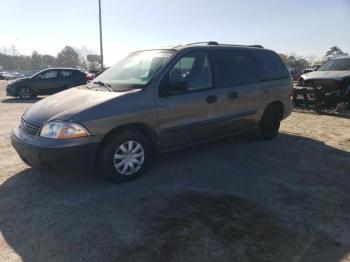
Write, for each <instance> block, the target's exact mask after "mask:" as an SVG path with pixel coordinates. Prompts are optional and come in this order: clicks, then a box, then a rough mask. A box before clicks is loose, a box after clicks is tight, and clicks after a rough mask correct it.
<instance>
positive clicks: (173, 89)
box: [167, 81, 188, 95]
mask: <svg viewBox="0 0 350 262" xmlns="http://www.w3.org/2000/svg"><path fill="white" fill-rule="evenodd" d="M167 89H168V94H169V95H178V94H182V93H185V92H187V90H188V86H187V82H186V81H181V82H176V83H171V84H170V85H169V87H168V88H167Z"/></svg>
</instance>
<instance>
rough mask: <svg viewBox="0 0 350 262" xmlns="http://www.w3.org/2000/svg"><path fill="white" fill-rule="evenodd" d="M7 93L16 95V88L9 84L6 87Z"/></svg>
mask: <svg viewBox="0 0 350 262" xmlns="http://www.w3.org/2000/svg"><path fill="white" fill-rule="evenodd" d="M6 95H7V96H16V88H14V87H12V86H7V87H6Z"/></svg>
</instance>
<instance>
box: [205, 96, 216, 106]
mask: <svg viewBox="0 0 350 262" xmlns="http://www.w3.org/2000/svg"><path fill="white" fill-rule="evenodd" d="M217 101H218V97H217V96H213V95H211V96H208V97H207V103H208V104H214V103H216V102H217Z"/></svg>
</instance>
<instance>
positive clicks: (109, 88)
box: [92, 81, 114, 92]
mask: <svg viewBox="0 0 350 262" xmlns="http://www.w3.org/2000/svg"><path fill="white" fill-rule="evenodd" d="M92 83H93V84H95V85H99V86H103V87H105V88H107V89H108V90H109V91H111V92H113V91H114V90H113V89H112V87H111V85H109V84H107V83H105V82H102V81H95V82H92Z"/></svg>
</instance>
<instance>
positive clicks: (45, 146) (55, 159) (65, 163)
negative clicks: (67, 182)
mask: <svg viewBox="0 0 350 262" xmlns="http://www.w3.org/2000/svg"><path fill="white" fill-rule="evenodd" d="M101 140H102V136H89V137H84V138H76V139H67V140H57V139H50V138H44V137H40V136H32V135H29V134H27V133H25V132H23V131H22V130H21V129H19V128H15V129H13V130H12V133H11V141H12V145H13V147H14V148H15V150H16V151H17V153H18V155H19V156H20V157H21V159H22V160H23V161H24V162H26V163H27V164H28V165H30V166H32V167H34V168H38V169H66V168H69V169H71V168H79V169H90V168H92V167H93V166H94V163H95V157H96V152H97V148H98V144H99V142H100V141H101Z"/></svg>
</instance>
